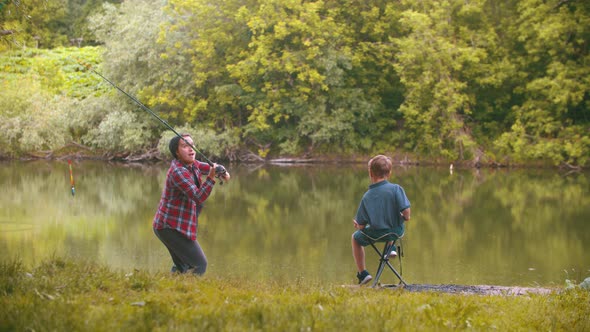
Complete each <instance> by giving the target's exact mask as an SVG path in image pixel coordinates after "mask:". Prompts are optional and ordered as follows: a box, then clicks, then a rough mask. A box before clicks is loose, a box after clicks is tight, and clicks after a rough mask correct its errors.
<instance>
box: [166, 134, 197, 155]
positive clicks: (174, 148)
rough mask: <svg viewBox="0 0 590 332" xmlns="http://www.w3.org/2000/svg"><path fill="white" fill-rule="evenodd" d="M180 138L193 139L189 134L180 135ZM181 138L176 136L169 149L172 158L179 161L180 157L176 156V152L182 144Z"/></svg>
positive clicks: (169, 144)
mask: <svg viewBox="0 0 590 332" xmlns="http://www.w3.org/2000/svg"><path fill="white" fill-rule="evenodd" d="M180 136H182V137H191V135H189V134H180ZM180 136H178V135H176V136H174V137H172V139H171V140H170V143H168V149H170V153H172V157H174V159H178V155H177V154H176V152H177V151H178V144H180V140H181V138H180Z"/></svg>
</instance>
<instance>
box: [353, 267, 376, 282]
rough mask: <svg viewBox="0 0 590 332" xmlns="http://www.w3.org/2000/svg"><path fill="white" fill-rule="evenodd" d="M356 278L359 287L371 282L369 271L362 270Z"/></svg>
mask: <svg viewBox="0 0 590 332" xmlns="http://www.w3.org/2000/svg"><path fill="white" fill-rule="evenodd" d="M356 277H357V278H358V279H359V285H364V284H366V283H368V282H369V281H371V279H373V277H372V276H371V275H370V274H369V271H367V270H363V272H360V273H357V274H356Z"/></svg>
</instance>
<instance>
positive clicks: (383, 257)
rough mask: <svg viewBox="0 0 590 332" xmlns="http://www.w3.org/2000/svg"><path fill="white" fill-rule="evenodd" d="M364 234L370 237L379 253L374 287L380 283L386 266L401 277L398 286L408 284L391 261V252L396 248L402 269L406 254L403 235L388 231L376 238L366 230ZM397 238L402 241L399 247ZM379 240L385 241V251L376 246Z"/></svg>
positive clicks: (370, 242)
mask: <svg viewBox="0 0 590 332" xmlns="http://www.w3.org/2000/svg"><path fill="white" fill-rule="evenodd" d="M363 234H365V236H366V237H367V238H368V239H369V244H370V245H371V247H373V249H375V252H376V253H377V255H379V267H378V268H377V274H375V279H374V281H373V286H372V287H373V288H374V287H375V286H377V283H379V278H380V277H381V274H382V273H383V270H384V269H385V266H388V267H389V269H390V270H391V271H392V272H393V273H394V274H395V276H396V277H397V278H398V279H399V283H398V284H397V286H399V285H404V286H407V284H406V282H405V281H404V279H402V276H401V274H400V273H398V272H397V270H396V269H395V268H394V267H393V265H391V263H390V262H389V253H390V252H391V251H392V250H393V249H396V252H397V256H398V257H399V262H400V271H401V262H402V256H403V254H404V253H403V247H402V246H401V241H402V236H403V235H402V236H399V235H397V234H396V233H386V234H383V235H382V236H380V237H378V238H376V239H374V238H372V237H370V236H368V235H367V234H366V233H364V232H363ZM397 240H399V242H400V245H399V246H398V247H396V245H395V244H396V242H397ZM377 242H385V245H384V246H383V251H379V249H377V247H376V246H375V243H377Z"/></svg>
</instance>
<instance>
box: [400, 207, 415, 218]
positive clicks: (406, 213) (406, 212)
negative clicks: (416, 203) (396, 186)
mask: <svg viewBox="0 0 590 332" xmlns="http://www.w3.org/2000/svg"><path fill="white" fill-rule="evenodd" d="M400 214H401V215H402V218H404V220H405V221H408V220H410V217H411V214H412V211H411V210H410V208H407V209H405V210H403V211H402V212H400Z"/></svg>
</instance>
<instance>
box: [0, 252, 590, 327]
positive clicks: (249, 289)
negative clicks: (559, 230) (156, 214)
mask: <svg viewBox="0 0 590 332" xmlns="http://www.w3.org/2000/svg"><path fill="white" fill-rule="evenodd" d="M0 306H2V310H0V330H2V331H48V330H51V331H113V330H114V331H145V330H175V331H177V330H178V331H184V330H191V331H221V330H222V331H250V330H253V331H300V330H306V331H309V330H311V331H313V330H319V331H336V330H345V331H393V330H424V329H427V330H432V329H436V330H455V329H470V328H471V329H476V330H492V329H494V330H553V331H556V330H557V331H559V330H568V331H572V330H573V331H575V330H578V331H583V330H586V331H588V330H590V318H589V313H590V293H589V292H588V291H585V290H568V291H563V292H560V293H556V294H551V295H529V296H497V295H496V296H481V295H454V294H440V293H427V292H425V293H412V292H408V291H404V290H388V289H380V290H378V289H370V288H355V287H343V286H342V285H319V284H315V285H314V284H307V283H306V282H305V281H304V280H300V281H298V282H294V283H291V284H281V283H266V284H261V283H256V282H251V281H244V280H238V279H225V278H223V276H213V275H207V276H205V277H194V276H184V275H182V276H179V275H170V274H168V273H155V274H154V273H148V272H145V271H112V270H110V269H108V268H106V267H103V266H97V265H93V264H88V263H83V262H74V261H64V260H62V259H59V258H54V259H51V260H49V261H46V262H44V263H42V264H40V265H38V266H36V267H26V266H23V265H22V264H21V263H19V262H14V261H12V262H3V263H0Z"/></svg>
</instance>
